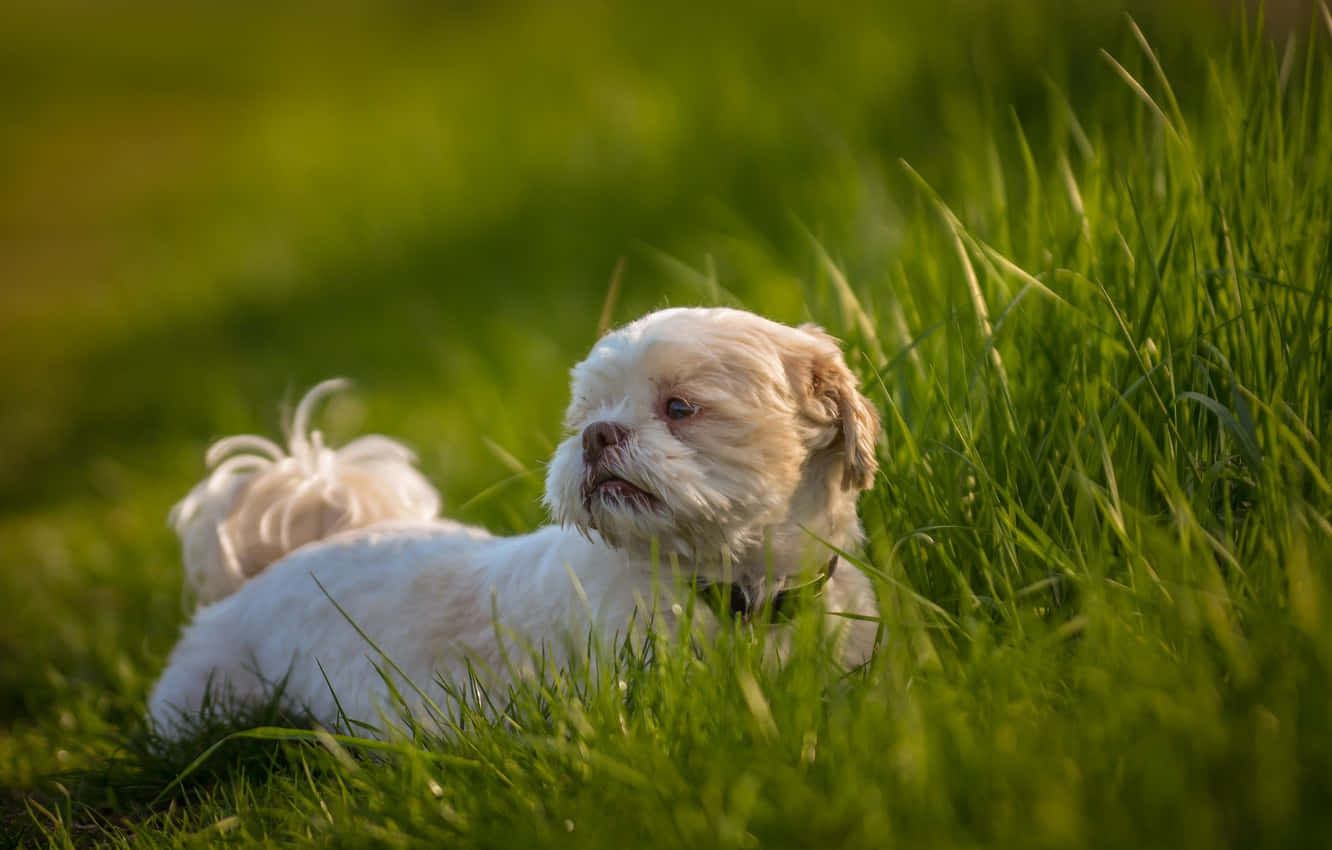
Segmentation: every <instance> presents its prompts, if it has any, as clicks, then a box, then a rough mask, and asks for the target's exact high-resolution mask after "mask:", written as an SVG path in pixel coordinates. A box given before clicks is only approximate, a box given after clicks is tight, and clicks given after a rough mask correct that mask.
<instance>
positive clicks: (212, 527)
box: [149, 309, 879, 735]
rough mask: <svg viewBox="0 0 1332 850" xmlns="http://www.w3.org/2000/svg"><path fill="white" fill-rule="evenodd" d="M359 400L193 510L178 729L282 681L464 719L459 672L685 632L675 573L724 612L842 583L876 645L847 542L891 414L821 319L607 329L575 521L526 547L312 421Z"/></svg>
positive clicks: (683, 312)
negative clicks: (427, 706) (450, 700)
mask: <svg viewBox="0 0 1332 850" xmlns="http://www.w3.org/2000/svg"><path fill="white" fill-rule="evenodd" d="M339 386H340V382H332V381H331V382H326V383H324V384H321V385H319V386H318V387H316V388H315V389H314V390H312V391H311V392H310V393H309V394H308V395H307V396H306V397H305V399H304V400H303V401H302V402H301V404H300V406H299V407H298V409H297V411H296V415H295V417H294V420H293V422H292V429H291V436H290V445H289V452H287V453H284V452H283V451H282V450H281V448H279V447H278V446H277V445H275V444H274V443H272V442H270V441H268V440H265V439H263V438H261V437H253V436H239V437H231V438H228V439H224V440H222V441H220V442H219V443H217V444H216V445H214V446H213V448H212V449H211V450H210V452H209V456H208V461H209V464H210V466H215V469H214V470H213V472H212V474H211V475H210V476H209V477H208V478H207V479H206V480H205V481H204V482H203V483H201V484H200V485H198V486H197V487H195V488H194V490H193V491H192V492H191V493H190V494H189V496H188V497H187V498H186V499H184V500H183V501H182V502H181V503H180V504H179V505H177V506H176V508H175V509H174V510H173V512H172V518H171V519H172V523H173V525H174V526H175V528H176V530H177V531H178V532H179V534H180V536H181V539H182V543H183V549H184V559H185V570H186V576H187V584H188V585H189V586H190V587H191V588H192V589H193V590H194V592H195V593H196V595H197V597H198V601H199V602H200V603H201V604H202V606H203V607H201V608H200V609H199V610H198V612H197V613H196V614H195V616H194V620H193V622H192V623H191V624H190V625H189V626H187V627H186V628H185V631H184V634H183V635H182V637H181V639H180V642H179V644H178V645H177V646H176V648H175V650H174V651H173V652H172V653H171V657H170V659H169V661H168V662H167V668H166V671H165V672H164V673H163V674H162V678H161V679H160V680H159V681H158V682H157V685H156V686H155V687H154V689H153V692H152V695H151V697H150V698H149V713H150V715H151V720H152V722H153V723H154V725H155V726H156V727H157V728H158V729H159V730H161V731H163V732H164V733H166V734H168V735H171V734H176V733H178V732H179V731H181V730H183V729H184V728H186V723H185V722H184V718H185V716H188V715H190V714H191V713H193V712H197V711H198V710H199V709H200V707H201V706H202V705H204V704H205V702H206V694H209V692H210V690H211V691H212V692H214V693H221V694H225V695H226V696H227V697H228V698H230V699H232V700H239V701H241V702H247V701H248V702H255V701H259V700H261V699H266V698H268V696H269V695H270V694H271V693H272V690H273V686H274V683H278V682H281V683H282V686H281V699H282V701H283V704H284V705H286V706H287V707H288V708H290V709H294V710H297V711H308V712H309V713H310V714H311V715H312V716H313V718H314V719H315V720H316V721H318V722H320V723H323V724H325V725H328V726H329V727H335V726H337V725H338V724H339V723H340V722H341V721H343V720H346V719H351V720H353V721H358V722H366V723H373V724H378V723H380V722H381V721H382V720H383V719H385V718H387V717H391V715H392V712H393V711H394V710H395V707H394V706H393V705H392V704H391V703H390V696H389V694H390V686H389V685H390V683H389V681H386V677H387V678H389V679H392V680H393V686H394V687H395V688H396V689H397V690H398V692H399V693H400V694H401V695H402V697H404V698H406V701H407V702H408V703H409V705H408V707H409V708H411V707H412V706H413V705H415V706H417V707H419V706H420V705H422V704H424V702H423V701H424V700H425V699H427V698H429V699H431V700H434V699H438V700H439V701H440V702H439V704H440V705H443V704H444V703H445V700H444V691H443V690H442V689H441V688H439V686H438V685H437V684H436V682H437V681H438V680H440V679H442V680H444V681H448V682H453V683H459V682H462V681H465V679H466V677H467V675H468V671H469V669H472V670H477V669H479V670H485V671H489V673H490V674H491V675H493V676H494V677H495V679H496V680H497V681H501V682H503V681H505V680H506V677H508V676H510V675H511V674H510V673H509V672H508V671H509V670H511V669H512V664H511V661H512V659H514V658H515V657H521V656H522V655H523V653H524V652H525V651H527V650H525V649H524V647H527V648H528V649H530V648H536V649H537V650H538V651H543V652H545V653H546V654H547V657H548V658H553V659H554V660H555V661H556V662H557V663H568V662H569V660H570V657H569V656H568V655H567V652H569V651H570V647H583V648H584V650H585V648H586V646H587V638H588V636H589V630H590V632H591V634H592V635H593V636H595V637H596V638H597V639H598V640H601V641H603V642H604V643H603V645H606V646H609V645H612V644H613V642H614V641H615V640H617V639H620V638H623V637H624V636H625V632H626V631H627V630H628V629H629V627H630V624H631V623H634V622H638V623H642V622H644V621H645V620H648V619H652V621H653V622H656V623H663V622H665V623H669V622H671V621H672V618H673V617H675V616H676V615H678V614H679V612H680V610H681V609H680V607H679V606H678V604H674V600H675V599H676V597H673V596H672V581H671V578H670V576H671V575H672V571H673V570H674V571H675V575H676V576H677V580H676V583H675V588H676V589H678V588H679V587H680V584H679V580H678V577H679V576H680V575H683V576H684V578H685V581H686V584H685V587H688V588H690V589H691V590H693V589H695V588H700V587H703V586H705V585H714V586H716V585H720V587H721V588H722V589H724V591H725V593H724V594H721V598H722V599H723V602H722V604H721V605H719V606H718V610H717V613H715V614H714V613H713V612H712V611H711V610H710V609H708V608H707V607H706V606H702V605H700V606H698V609H697V610H698V613H697V614H696V616H700V617H703V618H709V617H714V616H720V617H724V616H734V617H737V618H742V619H748V618H749V617H750V616H751V615H754V614H756V613H757V612H759V611H766V612H770V611H771V610H772V608H773V607H774V606H780V604H781V603H782V602H783V599H784V596H785V595H786V594H788V593H792V592H793V591H792V590H791V588H793V587H796V586H802V587H806V588H810V587H814V588H817V594H818V598H819V599H820V600H821V601H822V603H823V605H824V607H825V608H826V610H828V611H829V612H834V613H836V612H846V613H850V614H852V615H856V616H854V617H835V616H830V617H828V618H827V623H828V628H829V629H830V630H831V631H832V632H833V638H834V639H835V640H838V641H839V642H840V647H841V652H842V658H843V659H844V660H845V661H846V662H847V663H851V664H854V663H859V662H861V661H863V660H865V659H866V658H867V657H868V655H869V653H870V651H871V650H872V647H873V643H874V640H875V631H876V627H875V624H874V623H873V622H870V621H868V620H866V619H864V618H873V617H875V616H877V608H876V606H875V602H874V597H873V592H872V589H871V587H870V583H869V581H868V580H867V579H866V577H865V576H864V575H863V574H862V573H861V572H859V571H858V570H856V569H855V568H854V566H853V565H851V564H850V563H846V562H845V561H841V562H839V560H838V557H837V555H836V554H835V553H836V551H847V550H849V549H853V548H854V547H856V546H857V545H858V544H859V543H860V542H861V539H862V532H861V526H860V522H859V520H858V518H857V516H856V498H857V496H858V495H859V493H860V491H861V490H863V489H865V488H867V487H869V486H870V484H871V482H872V480H873V477H874V473H875V470H876V468H877V467H876V461H875V456H874V444H875V440H876V437H877V435H878V430H879V423H878V417H877V415H876V413H875V410H874V408H873V407H872V406H871V405H870V404H869V402H868V401H867V400H866V399H865V398H864V397H863V396H862V395H861V394H860V393H859V392H858V391H857V389H856V384H855V381H854V378H853V376H852V374H851V372H850V370H849V369H848V368H847V366H846V364H845V362H844V361H843V359H842V355H841V351H840V350H839V348H838V345H837V343H836V341H835V340H833V339H832V338H831V337H830V336H828V335H827V334H825V333H824V332H823V331H821V330H819V329H818V328H815V327H812V326H804V327H800V328H793V327H788V326H786V325H781V324H778V323H776V322H772V321H769V320H767V319H764V318H761V317H759V316H756V315H753V314H751V313H746V312H743V311H739V310H728V309H670V310H663V311H660V312H657V313H652V314H650V315H648V316H646V317H644V318H642V319H639V320H638V321H636V322H633V323H632V324H630V325H627V326H625V327H623V328H621V329H619V330H617V331H614V332H612V333H610V334H608V335H607V336H605V337H603V338H602V339H601V340H600V341H599V342H598V343H597V344H596V346H595V347H594V348H593V349H592V352H591V354H589V355H588V357H587V359H585V360H584V361H583V362H582V363H579V364H578V365H577V366H576V367H574V369H573V387H572V392H573V398H572V400H571V402H570V404H569V408H568V412H567V414H566V417H565V425H566V427H567V429H568V432H569V436H568V438H567V439H565V440H564V442H562V443H561V444H560V446H559V448H558V449H557V450H556V452H555V456H554V458H553V459H552V460H551V462H550V465H549V471H548V474H547V478H546V503H547V505H548V507H549V510H550V513H551V516H552V518H553V519H554V520H555V523H556V524H555V525H551V526H547V527H544V528H541V529H539V530H537V531H535V532H533V533H531V534H526V535H521V536H518V537H494V536H492V535H490V534H489V533H487V532H486V531H484V530H481V529H477V528H469V527H466V526H463V525H460V524H458V523H456V522H452V521H449V520H444V519H437V518H436V512H437V510H438V506H439V498H438V495H437V494H436V492H435V491H434V489H433V488H432V487H431V486H430V485H429V484H428V483H427V482H426V481H425V479H424V478H422V477H421V475H420V474H419V473H418V472H417V471H416V470H415V469H414V468H413V467H412V462H413V458H412V455H411V453H410V452H408V451H407V450H406V449H405V448H403V447H402V446H401V445H399V444H398V443H396V442H393V441H392V440H389V439H387V438H384V437H379V436H369V437H363V438H361V439H358V440H356V441H354V442H352V443H350V444H348V445H346V446H344V447H342V448H341V449H338V450H333V449H330V448H328V447H325V446H324V445H323V443H322V440H321V437H320V434H319V432H317V431H315V432H310V431H309V430H308V420H309V415H310V411H311V408H312V406H313V405H314V403H315V401H316V400H317V399H318V398H319V397H320V396H323V395H325V394H327V393H328V392H330V391H332V390H334V389H337V388H338V387H339ZM238 452H240V453H238ZM716 590H717V588H716V587H713V588H712V590H711V591H710V592H715V591H716ZM654 600H655V601H654ZM728 608H729V610H728ZM496 620H498V623H497V622H496ZM497 626H498V628H497ZM579 635H581V638H580V637H578V636H579ZM571 636H572V637H573V638H574V639H573V640H572V641H570V640H569V638H570V637H571ZM389 669H392V670H394V671H396V672H394V673H391V674H390V673H384V672H383V671H387V670H389ZM397 676H405V677H406V678H407V679H409V680H410V683H406V682H402V681H400V680H398V679H396V678H395V677H397ZM400 707H401V706H398V708H400Z"/></svg>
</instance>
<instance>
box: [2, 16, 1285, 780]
mask: <svg viewBox="0 0 1332 850" xmlns="http://www.w3.org/2000/svg"><path fill="white" fill-rule="evenodd" d="M1268 9H1269V15H1268V17H1269V22H1268V23H1269V27H1268V29H1269V36H1268V37H1270V38H1272V39H1274V40H1276V41H1278V42H1280V41H1281V40H1282V39H1283V38H1285V37H1286V33H1288V32H1289V31H1291V30H1292V29H1298V28H1299V27H1301V26H1303V25H1304V24H1305V23H1306V22H1307V21H1308V20H1309V14H1310V12H1311V7H1310V6H1309V5H1308V4H1302V3H1274V4H1272V5H1270V6H1269V7H1268ZM1126 11H1128V12H1131V13H1132V15H1133V18H1134V20H1136V21H1137V23H1138V25H1139V26H1141V28H1142V30H1143V31H1144V32H1145V33H1147V34H1148V35H1149V37H1150V38H1151V40H1152V43H1153V46H1154V47H1155V48H1156V50H1157V52H1158V53H1159V55H1160V56H1161V59H1162V62H1163V64H1164V65H1165V66H1166V67H1167V68H1168V69H1170V74H1171V82H1172V85H1173V86H1174V88H1175V90H1176V91H1177V92H1179V93H1180V94H1181V98H1182V99H1184V100H1186V101H1190V102H1193V100H1191V94H1192V93H1195V92H1196V91H1197V90H1198V87H1200V86H1202V85H1203V84H1204V83H1203V80H1204V78H1205V71H1206V68H1205V64H1204V63H1200V62H1198V61H1197V57H1198V56H1200V55H1206V53H1207V51H1208V50H1211V49H1216V50H1225V49H1227V48H1226V45H1229V44H1232V40H1231V39H1230V34H1231V33H1233V31H1234V29H1236V28H1238V27H1241V26H1244V25H1245V21H1252V18H1251V17H1249V16H1248V15H1246V14H1245V13H1242V12H1241V11H1240V10H1238V9H1237V8H1236V7H1235V6H1234V5H1232V4H1229V3H1224V2H1215V0H1212V1H1211V2H1195V1H1194V0H1175V2H1169V3H1159V2H1141V3H1135V2H1130V3H1127V4H1119V3H1112V2H1103V0H1030V2H1022V3H1001V2H983V0H931V2H896V3H881V2H860V0H840V2H838V3H836V4H830V3H817V2H787V0H779V2H767V3H754V4H735V5H731V4H728V5H727V7H726V8H725V9H722V8H719V7H718V5H717V4H712V3H692V2H683V3H682V2H672V3H655V4H649V3H611V2H595V0H565V2H559V3H523V2H494V3H487V2H448V3H426V2H391V3H390V2H380V3H347V2H331V1H330V2H322V3H317V4H315V3H311V4H308V5H305V4H295V3H271V4H258V3H254V4H250V3H244V4H193V3H189V4H182V3H166V2H163V3H143V2H140V3H133V4H103V3H77V2H47V3H12V2H11V3H7V4H6V8H5V10H4V12H3V14H0V89H2V90H3V96H0V128H2V129H0V399H3V402H0V403H2V404H3V409H2V412H0V607H3V608H4V609H5V614H4V615H3V617H0V729H4V730H6V733H5V737H4V739H3V743H0V755H3V757H4V763H5V764H6V767H7V770H8V771H9V772H11V773H12V774H13V775H17V776H30V775H35V773H37V772H40V771H43V770H49V769H55V768H58V767H60V765H61V763H62V761H61V760H62V756H61V754H60V752H57V751H54V750H50V749H49V748H47V747H43V746H36V745H32V744H31V741H36V740H39V739H40V740H48V739H52V736H53V734H56V733H58V730H59V729H61V728H72V727H73V726H75V725H78V726H80V728H84V727H86V726H88V725H89V724H93V725H96V724H99V723H100V724H107V725H109V726H114V725H115V724H116V723H118V722H122V721H128V720H129V719H132V718H134V717H136V716H137V712H138V711H139V710H140V706H141V703H140V702H138V700H140V699H141V697H142V694H143V693H144V691H145V690H146V688H147V685H148V683H149V682H150V681H151V676H152V675H153V673H154V671H155V669H156V666H157V665H159V664H160V662H161V659H162V657H163V656H164V654H165V651H166V649H167V648H168V647H169V645H170V642H171V640H172V638H173V636H174V634H175V630H176V628H177V626H178V624H179V622H180V619H181V617H182V613H181V610H180V603H179V598H178V594H179V587H180V584H179V582H180V579H179V575H178V571H179V567H178V564H177V554H176V549H175V542H174V540H173V538H172V536H171V534H170V532H169V531H168V529H167V528H166V526H165V521H164V518H165V515H166V512H167V509H168V508H169V506H170V505H171V503H172V502H173V501H174V500H175V499H177V498H178V497H179V496H180V495H182V494H183V493H184V492H185V491H186V489H187V488H188V487H189V486H190V485H191V484H192V483H193V481H194V480H196V479H197V477H198V476H199V475H200V474H201V473H202V464H201V458H202V452H203V450H204V448H205V446H206V445H207V444H208V442H209V441H210V440H212V439H214V438H216V437H219V436H222V435H224V434H229V433H235V432H241V431H255V430H258V431H261V432H264V433H269V434H272V433H274V432H275V431H276V430H277V427H278V424H279V417H280V411H281V405H282V403H283V402H284V401H285V402H286V403H287V404H288V405H289V404H290V403H291V402H293V401H294V400H295V399H296V398H298V397H299V395H300V393H301V392H302V391H303V390H304V389H305V388H306V387H308V386H310V385H312V384H313V383H314V382H316V381H318V380H321V379H323V378H326V377H329V376H333V375H345V376H347V377H350V378H352V379H353V380H354V381H356V382H357V384H358V390H357V392H356V393H354V394H352V395H351V396H348V397H345V398H342V399H339V400H336V401H335V402H334V403H332V404H331V405H330V408H329V410H328V411H327V416H326V418H325V422H326V425H327V429H328V430H329V431H330V432H332V434H333V435H334V437H335V438H336V437H339V436H346V435H349V434H351V433H353V432H355V431H360V430H365V429H369V430H382V431H387V432H389V433H392V434H394V435H396V436H400V437H402V438H404V439H405V440H406V441H407V442H408V443H410V444H411V445H413V446H415V447H416V448H417V449H419V451H420V454H421V459H422V465H423V467H424V469H425V470H426V472H427V474H428V475H429V476H430V477H431V478H432V479H433V480H435V481H437V482H439V483H440V484H441V489H442V490H443V491H444V493H445V498H446V509H447V510H448V511H449V512H450V513H452V514H453V515H455V516H459V517H460V518H462V519H464V520H468V521H474V522H481V523H485V524H487V525H489V526H491V527H492V528H495V529H496V530H498V531H514V530H521V529H525V528H530V527H532V526H534V525H536V524H537V523H539V522H540V521H541V519H542V511H541V508H540V505H539V503H538V495H539V493H540V482H541V475H542V467H541V463H542V461H543V460H544V458H546V457H547V456H548V454H549V452H550V449H551V447H552V446H553V445H554V443H555V442H556V440H557V438H558V437H559V419H560V413H561V408H562V406H563V404H564V401H565V393H566V385H565V379H564V376H565V372H566V370H567V368H568V367H569V366H570V365H571V364H572V363H573V362H574V361H575V360H576V359H577V358H578V357H579V356H580V354H581V353H582V352H583V351H585V350H586V348H587V347H588V345H589V344H590V343H591V342H592V341H593V340H594V339H595V337H596V334H597V332H598V329H599V328H600V327H602V326H603V325H604V323H605V321H606V320H607V319H609V320H610V321H614V322H620V321H625V320H627V319H630V318H632V317H634V316H636V315H638V314H640V313H641V312H643V311H645V310H647V309H650V308H653V307H660V306H664V305H667V304H693V303H738V304H742V305H745V306H748V307H751V308H753V309H757V310H760V311H763V312H765V313H767V314H769V315H771V316H773V317H775V318H778V319H781V320H785V321H792V322H794V321H804V320H815V321H820V322H824V323H827V324H829V325H830V326H833V327H845V326H846V325H847V324H848V323H849V321H850V319H849V317H848V315H847V314H846V313H845V312H844V310H843V307H844V306H845V305H844V303H843V301H841V300H839V298H838V296H837V290H836V287H835V286H832V285H830V281H829V277H830V275H832V274H834V273H841V274H844V275H845V277H846V279H847V280H849V281H850V282H851V283H852V285H853V286H854V287H855V289H856V291H857V292H858V293H859V294H860V297H861V298H862V300H863V301H864V302H865V303H866V304H867V305H868V307H869V308H870V309H871V310H876V309H877V308H880V307H883V306H885V304H886V302H887V301H888V300H890V298H891V292H892V291H893V288H894V287H895V286H897V285H898V284H899V283H900V282H901V280H900V276H901V275H902V270H901V267H900V265H899V264H898V263H897V257H898V256H899V254H900V252H901V251H902V247H903V244H904V242H906V241H908V240H911V239H913V238H915V233H914V231H913V228H912V226H910V225H909V224H908V223H909V222H912V221H918V220H920V219H921V218H922V217H923V214H922V213H921V212H920V207H921V205H922V203H923V202H922V200H921V198H920V194H919V192H918V191H917V189H916V188H915V186H914V184H913V183H912V180H911V178H910V177H909V176H908V173H907V172H906V170H905V169H904V168H903V167H902V164H901V163H902V161H905V162H907V163H910V165H911V167H912V168H914V169H915V171H916V172H918V173H919V174H920V175H921V176H922V177H923V178H924V179H925V180H926V181H928V183H929V184H930V185H931V186H933V187H934V188H935V189H936V190H937V191H938V192H939V193H940V195H941V196H942V197H944V198H945V199H947V201H948V203H949V204H950V205H951V206H952V207H953V209H955V210H957V211H958V213H959V215H961V216H962V217H963V218H964V219H965V220H966V221H967V222H968V223H969V224H970V225H971V226H974V227H976V228H978V229H979V230H981V231H985V230H986V229H987V228H989V229H991V230H993V229H995V228H1003V227H1005V226H1007V225H1005V223H1004V217H1005V216H1004V214H1003V211H996V210H995V209H994V208H993V207H991V206H986V205H980V204H978V203H977V202H976V201H975V199H976V197H977V196H979V195H984V196H985V197H990V196H991V195H992V194H993V191H992V190H993V188H994V187H993V181H994V180H995V179H996V175H998V174H1001V173H1004V172H1003V170H1002V169H997V168H996V167H995V163H996V162H1001V161H1002V162H1005V163H1012V162H1014V161H1020V157H1021V156H1022V151H1021V149H1020V147H1019V143H1018V142H1017V140H1016V139H1017V134H1015V133H1014V132H1013V128H1014V127H1019V128H1021V127H1028V128H1035V129H1034V130H1033V131H1032V132H1031V133H1030V134H1029V135H1030V137H1031V140H1032V142H1031V143H1032V145H1033V146H1034V147H1035V149H1036V155H1037V157H1038V158H1039V157H1040V155H1041V153H1042V151H1041V149H1040V146H1041V144H1042V141H1041V140H1042V139H1043V138H1046V137H1047V136H1048V135H1049V134H1048V133H1045V132H1042V128H1047V127H1049V126H1051V125H1052V124H1055V123H1060V122H1067V121H1068V113H1069V110H1068V109H1064V108H1062V107H1061V106H1060V105H1061V104H1064V105H1065V106H1067V105H1072V110H1071V111H1072V112H1074V113H1080V112H1083V111H1084V110H1085V112H1086V113H1089V114H1092V115H1094V116H1095V117H1094V118H1092V119H1089V123H1088V125H1087V126H1086V127H1085V128H1079V132H1083V131H1085V133H1086V134H1087V135H1090V136H1093V137H1096V138H1098V139H1102V138H1110V137H1114V136H1115V134H1116V133H1118V132H1121V130H1122V131H1123V132H1128V130H1127V129H1124V128H1121V127H1119V126H1118V124H1119V121H1118V116H1117V115H1116V114H1115V113H1114V112H1109V113H1107V112H1106V111H1105V110H1099V111H1098V109H1097V104H1098V103H1100V102H1101V100H1102V99H1103V98H1104V92H1106V91H1109V90H1113V91H1114V92H1116V95H1115V96H1116V97H1118V96H1119V95H1120V94H1122V91H1123V82H1122V80H1120V79H1119V78H1118V77H1117V76H1116V75H1115V72H1114V71H1113V69H1112V68H1111V67H1110V66H1109V64H1108V63H1107V62H1106V61H1105V59H1104V58H1103V56H1102V55H1101V54H1100V52H1099V50H1100V48H1102V47H1107V46H1110V47H1114V46H1116V45H1128V44H1132V41H1131V38H1130V35H1129V28H1128V24H1127V19H1126V16H1125V12H1126ZM1181 57H1183V58H1181ZM1125 61H1129V60H1125ZM1127 121H1128V117H1127V116H1125V122H1127ZM995 139H1000V140H1007V141H998V142H996V141H995ZM978 187H983V188H984V191H983V192H982V191H980V188H978ZM1016 191H1017V192H1018V193H1019V194H1020V190H1016ZM1013 216H1014V218H1016V217H1017V213H1016V212H1015V213H1013ZM1015 226H1016V225H1015ZM834 270H836V272H834ZM883 315H889V313H888V312H887V311H885V312H884V313H883ZM924 330H925V328H920V327H908V326H901V325H891V324H890V323H885V324H884V325H883V326H882V327H880V328H879V331H878V332H879V334H880V337H881V342H882V344H883V346H884V348H885V349H886V350H887V351H889V352H895V351H900V350H903V349H904V348H905V347H906V346H908V345H909V344H910V343H911V341H912V340H913V339H914V338H915V337H916V336H917V335H918V334H920V333H922V332H923V331H924ZM69 706H74V707H75V708H69ZM53 709H58V710H53ZM53 730H55V732H53ZM24 741H29V742H30V743H28V744H25V743H24ZM64 757H68V753H65V756H64Z"/></svg>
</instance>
